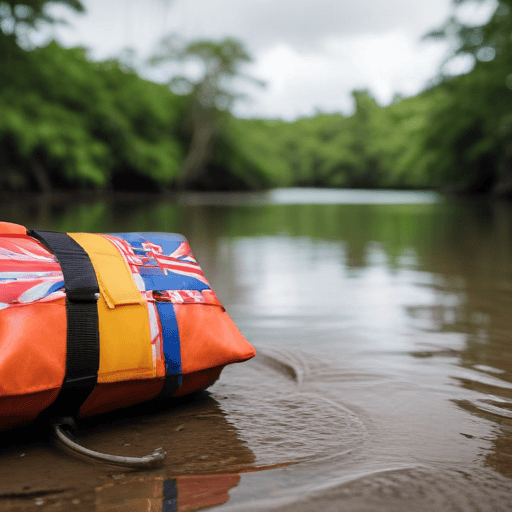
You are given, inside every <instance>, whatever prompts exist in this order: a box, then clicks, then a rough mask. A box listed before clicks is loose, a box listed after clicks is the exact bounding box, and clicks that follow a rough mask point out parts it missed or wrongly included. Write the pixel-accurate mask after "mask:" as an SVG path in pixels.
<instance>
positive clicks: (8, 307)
mask: <svg viewBox="0 0 512 512" xmlns="http://www.w3.org/2000/svg"><path fill="white" fill-rule="evenodd" d="M254 354H255V351H254V348H253V347H252V346H251V345H250V344H249V343H248V342H247V341H246V340H245V339H244V337H243V336H242V335H241V334H240V332H239V331H238V329H237V328H236V327H235V325H234V324H233V322H232V320H231V319H230V318H229V316H228V314H227V313H226V312H225V310H224V308H223V307H222V305H221V303H220V302H219V300H218V298H217V297H216V295H215V293H214V292H213V290H212V289H211V287H210V284H209V283H208V281H207V280H206V278H205V276H204V275H203V272H202V271H201V268H200V267H199V265H198V264H197V261H196V260H195V258H194V256H193V254H192V253H191V251H190V247H189V245H188V242H187V241H186V240H185V238H183V237H182V236H181V235H176V234H164V233H117V234H112V235H103V234H90V233H67V234H66V233H56V232H50V231H37V230H35V231H28V232H27V230H26V229H25V228H24V227H23V226H19V225H16V224H10V223H2V222H0V429H1V428H7V427H10V426H13V425H17V424H23V423H25V422H27V421H30V420H33V419H35V418H36V417H38V416H39V415H41V414H44V415H48V417H49V418H50V419H52V418H53V419H56V418H63V417H71V418H73V417H83V416H90V415H93V414H98V413H101V412H106V411H110V410H113V409H117V408H120V407H125V406H129V405H132V404H136V403H139V402H143V401H146V400H150V399H152V398H155V397H157V396H160V397H162V396H163V395H165V396H181V395H184V394H187V393H192V392H195V391H199V390H201V389H204V388H206V387H208V386H209V385H210V384H212V383H213V382H214V381H215V380H216V379H217V378H218V376H219V374H220V372H221V370H222V368H223V367H224V366H225V365H227V364H230V363H236V362H240V361H245V360H246V359H249V358H251V357H253V356H254Z"/></svg>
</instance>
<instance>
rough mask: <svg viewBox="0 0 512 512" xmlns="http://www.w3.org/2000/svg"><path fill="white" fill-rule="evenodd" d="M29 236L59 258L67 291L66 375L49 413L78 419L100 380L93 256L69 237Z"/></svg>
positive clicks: (33, 233)
mask: <svg viewBox="0 0 512 512" xmlns="http://www.w3.org/2000/svg"><path fill="white" fill-rule="evenodd" d="M28 235H29V236H32V237H34V238H36V239H37V240H39V241H40V242H41V243H42V244H43V245H44V246H45V247H47V248H48V249H49V250H50V251H51V252H52V253H53V254H55V256H56V257H57V260H58V261H59V264H60V266H61V268H62V273H63V275H64V287H65V289H66V319H67V352H66V375H65V377H64V382H63V384H62V388H61V390H60V393H59V395H58V396H57V399H56V400H55V402H54V403H53V404H52V405H51V407H50V409H49V412H50V411H51V415H52V416H54V417H55V416H76V415H77V414H78V411H79V410H80V407H81V406H82V404H83V403H84V402H85V400H86V399H87V397H88V396H89V395H90V394H91V392H92V390H93V389H94V387H95V386H96V382H97V379H98V368H99V328H98V308H97V301H98V298H99V287H98V281H97V279H96V274H95V272H94V267H93V266H92V263H91V260H90V259H89V256H88V255H87V253H86V252H85V251H84V250H83V249H82V247H81V246H80V245H79V244H78V243H77V242H75V240H73V239H72V238H71V237H70V236H69V235H67V234H65V233H56V232H53V231H39V230H31V231H28Z"/></svg>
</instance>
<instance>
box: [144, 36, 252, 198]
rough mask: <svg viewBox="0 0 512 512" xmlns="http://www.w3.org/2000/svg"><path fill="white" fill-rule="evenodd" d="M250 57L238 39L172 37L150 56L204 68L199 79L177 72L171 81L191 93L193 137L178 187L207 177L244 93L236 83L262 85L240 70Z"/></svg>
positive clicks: (178, 89) (179, 89)
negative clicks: (230, 116) (226, 125)
mask: <svg viewBox="0 0 512 512" xmlns="http://www.w3.org/2000/svg"><path fill="white" fill-rule="evenodd" d="M251 60H252V59H251V57H250V56H249V54H248V53H247V52H246V50H245V49H244V47H243V45H242V44H241V43H240V42H238V41H236V40H235V39H231V38H226V39H223V40H222V41H220V42H215V41H210V40H200V41H194V42H191V43H188V44H183V43H180V42H179V41H177V40H176V38H173V37H171V38H167V39H165V40H163V41H162V43H161V45H160V49H159V52H158V53H157V55H156V56H155V57H153V58H152V59H151V63H152V64H154V65H155V64H163V63H169V62H179V63H191V62H192V63H195V64H199V66H200V67H201V69H202V71H201V75H200V77H199V78H198V79H196V80H194V79H191V78H189V77H187V76H177V77H173V78H172V79H171V80H170V81H169V84H168V85H169V87H170V88H171V89H172V90H174V91H175V92H181V93H183V92H185V93H188V94H189V95H190V110H189V119H190V126H191V138H190V145H189V149H188V153H187V156H186V157H185V160H184V163H183V165H182V167H181V170H180V173H179V176H178V178H177V180H176V186H177V188H179V189H184V188H188V187H190V186H194V185H196V186H197V185H199V184H200V183H201V181H202V180H204V177H205V176H204V175H205V173H206V172H207V167H208V164H209V163H210V161H211V158H212V154H213V146H214V144H215V142H216V139H217V138H218V136H219V133H220V131H221V129H222V126H223V123H224V121H225V119H226V115H225V114H226V113H227V112H229V111H230V109H231V108H232V106H233V104H234V102H235V101H237V100H238V99H240V98H242V97H243V96H244V95H243V94H241V93H239V92H237V91H236V89H235V88H233V84H234V83H237V82H238V81H239V80H240V79H245V80H247V81H250V82H252V83H255V84H258V85H262V82H260V81H258V80H256V79H254V78H251V77H249V76H247V75H245V74H243V73H242V72H241V67H242V66H243V65H244V64H246V63H249V62H251Z"/></svg>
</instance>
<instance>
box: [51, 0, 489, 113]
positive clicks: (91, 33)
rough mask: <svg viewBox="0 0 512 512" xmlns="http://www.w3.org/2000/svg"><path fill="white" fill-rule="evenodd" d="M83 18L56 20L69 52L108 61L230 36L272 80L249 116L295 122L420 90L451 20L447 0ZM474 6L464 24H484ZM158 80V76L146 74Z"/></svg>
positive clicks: (90, 8)
mask: <svg viewBox="0 0 512 512" xmlns="http://www.w3.org/2000/svg"><path fill="white" fill-rule="evenodd" d="M83 3H84V5H85V7H86V9H87V13H86V14H85V15H80V16H77V15H74V14H70V12H69V11H66V10H65V9H63V8H59V10H58V13H59V14H60V15H63V16H65V17H66V18H67V19H68V20H69V23H70V25H69V26H68V27H66V28H65V27H60V28H54V29H52V30H53V35H54V36H57V38H58V39H59V40H60V41H61V42H62V43H63V44H65V45H66V46H71V45H82V46H86V47H88V48H90V50H91V56H92V57H93V58H95V59H104V58H108V57H111V56H114V55H116V54H119V52H120V51H121V50H122V49H123V48H126V47H132V48H134V49H135V50H136V52H137V55H138V56H139V57H140V58H141V59H142V58H147V57H148V56H149V55H151V53H152V52H154V50H155V48H156V46H157V43H158V41H159V40H160V39H161V38H162V37H164V36H165V35H168V34H170V33H177V34H179V35H180V36H182V37H184V38H187V39H199V38H209V39H217V40H218V39H221V38H223V37H226V36H231V37H235V38H237V39H239V40H240V41H241V42H243V43H244V45H245V47H246V49H247V50H248V52H249V53H250V54H251V55H252V57H253V58H254V62H253V64H250V65H248V66H247V68H246V70H245V71H246V72H247V73H249V74H251V75H252V76H254V77H256V78H259V79H261V80H263V81H265V82H266V84H267V85H266V87H264V88H262V89H258V88H253V89H251V90H250V94H251V97H252V101H247V102H241V103H239V104H238V106H237V107H236V109H235V113H236V114H237V115H240V116H244V117H271V118H275V117H281V118H285V119H295V118H297V117H299V116H305V115H313V114H314V113H315V112H317V111H322V112H343V113H349V112H350V111H351V108H352V101H351V96H350V92H351V91H352V90H354V89H357V88H368V89H370V90H371V91H372V93H373V94H374V95H375V96H376V98H377V99H378V101H379V102H380V103H381V104H387V103H389V102H390V101H391V99H392V98H393V96H394V94H395V93H400V94H403V95H412V94H416V93H417V92H419V91H420V90H421V89H422V88H423V87H424V86H425V84H426V83H427V82H428V80H430V79H431V78H432V77H433V76H434V75H435V74H436V71H437V69H438V66H439V64H440V62H441V61H442V59H443V57H444V55H445V54H446V51H447V47H446V45H445V44H442V43H433V42H422V41H421V36H422V35H423V34H425V33H426V32H428V31H430V30H432V29H434V28H438V27H439V26H441V25H442V24H443V22H444V21H445V20H446V19H447V18H448V16H449V15H450V14H451V12H452V11H451V1H450V0H146V1H145V2H140V1H137V0H83ZM488 11H489V9H487V11H486V10H485V7H483V8H482V7H478V6H477V5H469V6H468V7H466V11H465V17H466V19H468V20H470V21H471V20H474V21H478V20H479V19H482V18H485V15H486V12H488ZM148 76H150V77H151V78H154V79H155V80H158V79H159V78H160V77H159V76H158V75H157V74H154V75H151V74H150V75H148Z"/></svg>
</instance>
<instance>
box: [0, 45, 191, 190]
mask: <svg viewBox="0 0 512 512" xmlns="http://www.w3.org/2000/svg"><path fill="white" fill-rule="evenodd" d="M13 60H14V59H13ZM11 62H12V61H11ZM14 63H15V64H12V65H11V66H5V73H4V74H3V77H4V80H1V82H0V83H1V85H0V108H1V111H2V114H3V115H2V116H0V141H1V142H2V147H3V148H5V149H4V151H3V153H2V155H1V156H0V168H2V169H4V172H2V173H1V174H0V187H2V188H10V189H24V188H39V189H43V190H46V191H48V190H50V189H52V188H54V187H60V188H62V187H65V188H67V187H111V186H113V187H114V188H118V189H124V188H127V189H130V188H138V187H139V186H141V184H144V183H145V185H144V186H145V187H146V188H148V187H149V188H151V187H155V186H159V187H162V186H167V185H169V184H170V183H171V182H172V181H173V180H174V179H175V176H176V174H177V172H178V169H179V166H180V162H181V160H182V147H181V145H180V143H179V142H178V136H177V132H178V124H179V121H180V120H181V117H182V111H183V108H184V102H183V100H182V99H181V98H179V97H177V96H175V95H173V94H171V93H169V91H168V90H167V88H166V87H165V86H161V85H157V84H154V83H151V82H147V81H144V80H142V79H140V78H139V77H137V76H136V75H135V74H133V73H126V72H124V71H123V70H122V69H121V68H120V66H119V64H118V63H117V62H115V61H111V62H103V63H92V62H90V61H88V60H87V58H86V56H85V54H84V51H83V50H81V49H79V48H75V49H71V50H65V49H63V48H61V47H60V46H58V45H57V44H56V43H51V44H49V45H48V46H46V47H44V48H38V49H36V50H33V51H31V52H18V54H17V55H16V59H15V60H14Z"/></svg>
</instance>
